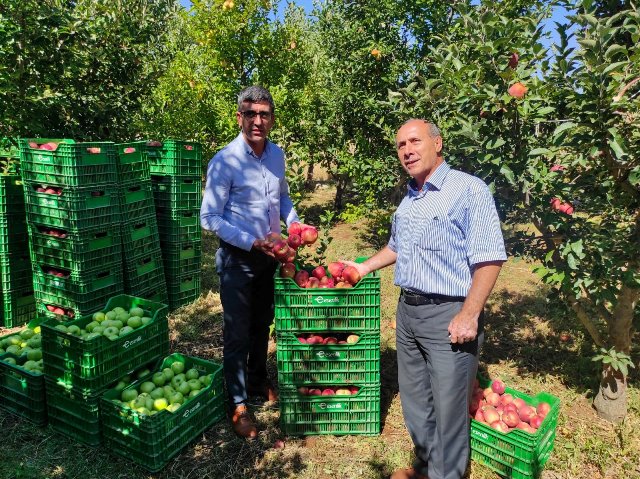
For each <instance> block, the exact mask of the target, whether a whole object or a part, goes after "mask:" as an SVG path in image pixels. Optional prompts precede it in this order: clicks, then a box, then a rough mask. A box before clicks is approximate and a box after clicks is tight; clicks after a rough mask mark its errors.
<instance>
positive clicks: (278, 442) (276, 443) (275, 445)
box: [273, 439, 284, 449]
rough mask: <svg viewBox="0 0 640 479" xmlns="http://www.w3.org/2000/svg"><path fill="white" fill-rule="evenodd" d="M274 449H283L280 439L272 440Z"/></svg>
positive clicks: (282, 442)
mask: <svg viewBox="0 0 640 479" xmlns="http://www.w3.org/2000/svg"><path fill="white" fill-rule="evenodd" d="M273 448H274V449H284V441H283V440H282V439H276V440H275V441H274V442H273Z"/></svg>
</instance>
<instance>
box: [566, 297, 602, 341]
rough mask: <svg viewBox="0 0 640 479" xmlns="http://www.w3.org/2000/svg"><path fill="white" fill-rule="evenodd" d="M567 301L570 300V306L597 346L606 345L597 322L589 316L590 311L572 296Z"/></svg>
mask: <svg viewBox="0 0 640 479" xmlns="http://www.w3.org/2000/svg"><path fill="white" fill-rule="evenodd" d="M567 301H568V302H569V306H571V309H573V311H574V312H575V313H576V316H577V317H578V320H580V322H581V323H582V325H583V326H584V327H585V328H586V330H587V331H588V332H589V335H590V336H591V339H593V342H594V343H595V344H596V346H598V347H601V348H602V347H604V346H605V343H604V340H603V339H602V336H601V335H600V331H598V328H597V327H596V324H595V323H594V322H593V321H592V320H591V318H590V317H589V313H588V312H587V310H586V309H585V308H584V306H583V305H582V304H581V303H580V301H578V300H577V299H576V298H574V297H572V296H571V297H567Z"/></svg>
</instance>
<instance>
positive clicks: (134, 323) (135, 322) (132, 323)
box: [127, 316, 142, 329]
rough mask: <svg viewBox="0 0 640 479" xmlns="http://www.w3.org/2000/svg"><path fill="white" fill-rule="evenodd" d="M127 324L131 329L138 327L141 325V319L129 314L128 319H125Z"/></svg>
mask: <svg viewBox="0 0 640 479" xmlns="http://www.w3.org/2000/svg"><path fill="white" fill-rule="evenodd" d="M127 326H129V327H131V328H133V329H136V328H139V327H140V326H142V319H140V318H139V317H138V316H131V317H130V318H129V319H127Z"/></svg>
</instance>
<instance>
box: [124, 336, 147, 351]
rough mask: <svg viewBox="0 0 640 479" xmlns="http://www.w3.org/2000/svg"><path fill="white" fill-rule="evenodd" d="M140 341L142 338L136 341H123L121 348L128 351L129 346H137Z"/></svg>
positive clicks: (139, 337)
mask: <svg viewBox="0 0 640 479" xmlns="http://www.w3.org/2000/svg"><path fill="white" fill-rule="evenodd" d="M140 341H142V336H138V337H137V338H136V339H132V340H131V341H125V342H124V343H122V347H123V348H124V349H129V346H133V345H134V344H138V343H139V342H140Z"/></svg>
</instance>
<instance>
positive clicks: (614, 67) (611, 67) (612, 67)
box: [602, 61, 629, 75]
mask: <svg viewBox="0 0 640 479" xmlns="http://www.w3.org/2000/svg"><path fill="white" fill-rule="evenodd" d="M628 63H629V62H628V61H624V62H615V63H611V64H609V65H607V67H606V68H605V69H604V70H602V73H603V74H604V75H606V74H607V73H610V72H612V71H614V70H617V69H618V68H620V67H622V66H625V65H627V64H628Z"/></svg>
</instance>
